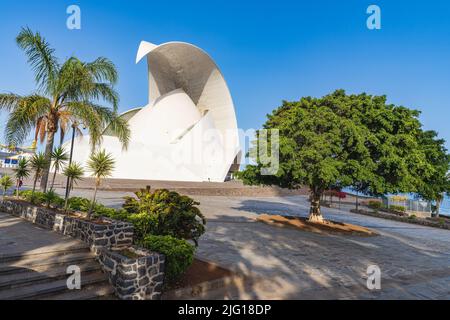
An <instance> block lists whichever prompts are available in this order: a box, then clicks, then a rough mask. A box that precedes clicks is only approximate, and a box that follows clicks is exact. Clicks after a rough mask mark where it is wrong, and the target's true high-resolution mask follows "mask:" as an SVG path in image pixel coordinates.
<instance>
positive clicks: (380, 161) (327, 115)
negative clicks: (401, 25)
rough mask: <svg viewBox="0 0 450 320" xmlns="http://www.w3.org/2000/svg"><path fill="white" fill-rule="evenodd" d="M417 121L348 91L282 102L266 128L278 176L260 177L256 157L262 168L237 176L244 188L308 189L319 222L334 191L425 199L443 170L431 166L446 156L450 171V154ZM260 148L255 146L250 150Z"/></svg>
mask: <svg viewBox="0 0 450 320" xmlns="http://www.w3.org/2000/svg"><path fill="white" fill-rule="evenodd" d="M419 115H420V112H419V111H417V110H411V109H409V108H406V107H403V106H395V105H393V104H388V103H387V102H386V97H385V96H372V95H368V94H365V93H363V94H355V95H348V94H346V93H345V91H344V90H337V91H335V92H334V93H332V94H329V95H326V96H324V97H322V98H313V97H305V98H302V99H300V101H295V102H288V101H284V102H283V104H282V106H280V107H279V108H277V109H275V110H274V111H273V112H272V114H270V115H268V119H267V121H266V123H265V124H264V126H263V128H264V129H278V130H279V136H280V141H279V170H278V172H277V173H276V174H275V175H262V174H261V169H263V168H264V165H262V164H261V162H260V161H259V159H258V157H254V158H253V160H254V161H255V163H256V165H249V166H247V168H246V169H245V170H244V171H243V172H241V173H240V175H239V176H240V178H242V180H243V181H244V183H246V184H264V185H278V186H281V187H284V188H290V189H296V188H300V187H302V186H309V188H310V189H311V195H312V207H311V215H312V216H314V215H315V216H320V215H321V214H320V196H321V195H322V193H323V192H324V191H325V190H328V189H331V188H336V187H337V188H344V187H353V188H354V189H356V190H358V191H359V192H362V193H364V194H367V195H382V194H386V193H400V192H420V191H421V190H424V185H426V184H430V183H431V182H432V180H433V176H435V177H436V176H441V175H442V173H443V172H444V171H445V170H444V169H443V167H444V166H437V165H436V162H433V161H432V159H433V158H439V159H444V158H445V157H446V161H447V168H448V161H449V158H448V155H447V154H446V150H445V148H438V147H436V146H434V143H436V144H437V145H440V146H442V145H443V143H442V141H440V140H437V138H436V136H435V135H433V134H431V133H430V132H428V133H426V132H424V131H423V129H422V125H421V123H420V121H419ZM425 140H426V141H427V142H428V143H427V144H424V141H425ZM262 145H264V144H262ZM430 145H431V146H434V149H433V152H435V153H436V154H435V155H433V156H430V154H429V149H430V148H431V147H430ZM427 146H428V147H427ZM257 147H258V144H257V140H256V141H254V145H253V147H252V150H251V151H254V150H255V149H256V148H257ZM251 154H257V153H254V152H251ZM443 162H445V161H443ZM447 170H448V169H447Z"/></svg>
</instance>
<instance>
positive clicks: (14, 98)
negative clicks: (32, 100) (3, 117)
mask: <svg viewBox="0 0 450 320" xmlns="http://www.w3.org/2000/svg"><path fill="white" fill-rule="evenodd" d="M22 99H23V97H22V96H20V95H18V94H14V93H4V94H0V110H6V111H9V112H12V111H13V110H15V109H16V108H17V106H18V105H19V103H20V101H22Z"/></svg>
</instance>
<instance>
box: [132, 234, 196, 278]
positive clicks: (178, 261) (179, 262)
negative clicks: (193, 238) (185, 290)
mask: <svg viewBox="0 0 450 320" xmlns="http://www.w3.org/2000/svg"><path fill="white" fill-rule="evenodd" d="M141 244H142V246H143V247H144V248H147V249H149V250H151V251H154V252H157V253H161V254H164V255H165V256H166V270H165V273H166V279H167V280H168V281H169V282H172V281H175V280H177V279H178V278H179V277H180V276H181V275H183V273H185V272H186V270H187V269H188V268H189V267H190V266H191V265H192V262H193V261H194V252H195V247H194V246H193V245H191V244H189V243H188V242H187V241H186V240H182V239H176V238H174V237H171V236H153V235H150V236H146V237H145V239H144V240H143V241H142V243H141Z"/></svg>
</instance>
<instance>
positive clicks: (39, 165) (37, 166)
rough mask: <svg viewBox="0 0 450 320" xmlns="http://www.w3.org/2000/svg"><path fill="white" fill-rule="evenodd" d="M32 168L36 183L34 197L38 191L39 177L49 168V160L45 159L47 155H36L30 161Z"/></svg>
mask: <svg viewBox="0 0 450 320" xmlns="http://www.w3.org/2000/svg"><path fill="white" fill-rule="evenodd" d="M30 165H31V168H32V169H33V170H34V181H33V193H32V194H33V195H34V192H35V191H36V183H37V181H38V179H39V177H40V176H41V175H42V173H43V171H44V170H45V168H47V166H48V160H47V158H46V157H45V154H44V153H42V152H40V153H38V154H35V155H34V156H33V157H32V158H31V160H30Z"/></svg>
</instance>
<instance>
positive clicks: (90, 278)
mask: <svg viewBox="0 0 450 320" xmlns="http://www.w3.org/2000/svg"><path fill="white" fill-rule="evenodd" d="M66 281H67V280H66V279H62V280H55V281H54V280H51V279H49V282H45V283H38V284H32V285H28V286H24V287H19V288H14V289H10V290H1V291H0V300H25V299H32V300H35V299H45V296H48V295H51V294H58V293H68V292H70V293H72V291H70V290H69V289H67V283H66ZM106 284H108V278H107V276H106V275H105V274H104V273H102V272H95V273H92V274H89V275H85V276H84V277H83V276H82V277H81V286H82V288H83V287H85V288H86V287H87V286H92V285H106ZM73 292H75V291H73ZM75 293H76V292H75Z"/></svg>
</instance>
